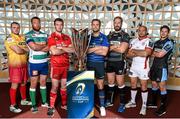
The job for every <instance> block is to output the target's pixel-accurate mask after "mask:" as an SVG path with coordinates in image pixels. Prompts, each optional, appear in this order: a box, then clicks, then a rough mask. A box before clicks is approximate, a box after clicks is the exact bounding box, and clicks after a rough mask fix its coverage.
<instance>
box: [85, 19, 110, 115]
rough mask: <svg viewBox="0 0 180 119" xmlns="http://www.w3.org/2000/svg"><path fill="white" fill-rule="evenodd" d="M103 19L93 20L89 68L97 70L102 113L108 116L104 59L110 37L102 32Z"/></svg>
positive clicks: (88, 59) (88, 56) (88, 55)
mask: <svg viewBox="0 0 180 119" xmlns="http://www.w3.org/2000/svg"><path fill="white" fill-rule="evenodd" d="M100 27H101V21H100V20H99V19H93V20H92V21H91V28H92V31H93V33H92V36H91V41H90V46H89V49H88V54H87V70H93V71H95V78H96V81H97V87H98V93H99V101H100V115H101V116H106V110H105V92H104V76H105V71H104V68H105V67H104V59H105V56H106V54H107V52H108V47H109V43H108V39H107V37H106V36H105V35H104V34H102V33H101V32H100Z"/></svg>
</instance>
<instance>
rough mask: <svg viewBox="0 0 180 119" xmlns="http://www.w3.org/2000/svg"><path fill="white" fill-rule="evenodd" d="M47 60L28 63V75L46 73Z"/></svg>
mask: <svg viewBox="0 0 180 119" xmlns="http://www.w3.org/2000/svg"><path fill="white" fill-rule="evenodd" d="M48 69H49V68H48V62H45V63H38V64H35V63H29V76H31V77H32V76H39V75H41V74H42V75H48Z"/></svg>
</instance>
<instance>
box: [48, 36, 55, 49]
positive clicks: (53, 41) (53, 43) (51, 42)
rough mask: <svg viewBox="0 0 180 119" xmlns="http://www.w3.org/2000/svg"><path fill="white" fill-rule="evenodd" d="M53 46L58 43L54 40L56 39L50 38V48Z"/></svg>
mask: <svg viewBox="0 0 180 119" xmlns="http://www.w3.org/2000/svg"><path fill="white" fill-rule="evenodd" d="M53 45H56V41H55V40H54V38H52V37H51V36H49V38H48V47H49V48H50V47H51V46H53Z"/></svg>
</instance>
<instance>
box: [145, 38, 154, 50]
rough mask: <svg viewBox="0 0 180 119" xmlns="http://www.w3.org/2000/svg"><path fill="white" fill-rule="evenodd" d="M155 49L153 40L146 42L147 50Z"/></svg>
mask: <svg viewBox="0 0 180 119" xmlns="http://www.w3.org/2000/svg"><path fill="white" fill-rule="evenodd" d="M153 47H154V43H153V42H152V41H151V40H148V41H147V42H146V48H150V49H153Z"/></svg>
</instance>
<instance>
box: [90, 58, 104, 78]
mask: <svg viewBox="0 0 180 119" xmlns="http://www.w3.org/2000/svg"><path fill="white" fill-rule="evenodd" d="M87 70H92V71H95V78H97V79H104V75H105V71H104V62H91V61H88V62H87Z"/></svg>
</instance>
